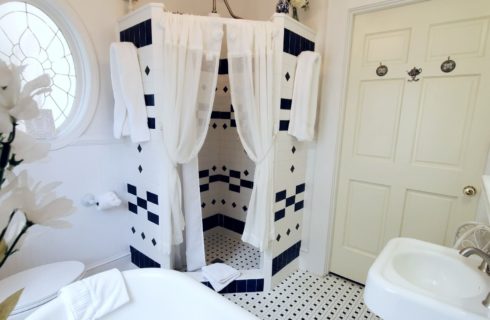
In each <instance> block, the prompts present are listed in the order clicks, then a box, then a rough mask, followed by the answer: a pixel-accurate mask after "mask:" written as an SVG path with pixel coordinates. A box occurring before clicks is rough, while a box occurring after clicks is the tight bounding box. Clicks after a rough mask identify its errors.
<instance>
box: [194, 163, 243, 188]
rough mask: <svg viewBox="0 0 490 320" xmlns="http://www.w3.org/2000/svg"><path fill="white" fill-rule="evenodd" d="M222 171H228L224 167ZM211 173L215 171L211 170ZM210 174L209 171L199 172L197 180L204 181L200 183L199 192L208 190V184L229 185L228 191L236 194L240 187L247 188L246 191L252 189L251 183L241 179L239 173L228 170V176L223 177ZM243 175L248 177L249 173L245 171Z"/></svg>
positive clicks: (223, 175)
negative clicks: (219, 183) (221, 183)
mask: <svg viewBox="0 0 490 320" xmlns="http://www.w3.org/2000/svg"><path fill="white" fill-rule="evenodd" d="M214 168H216V167H214ZM222 169H223V171H227V170H228V168H226V167H223V168H222ZM213 171H215V170H213ZM210 172H211V171H210V170H201V171H200V172H199V178H200V179H204V180H201V181H200V182H201V192H204V191H208V190H209V188H210V186H209V184H211V183H214V182H224V183H228V184H229V186H228V189H229V190H230V191H233V192H238V193H240V192H241V188H242V187H243V188H248V189H253V181H250V180H245V179H241V177H242V173H241V172H240V171H237V170H232V169H230V170H228V175H225V174H213V175H210ZM243 175H244V176H248V175H249V172H248V171H247V170H245V171H244V172H243ZM207 177H209V179H206V178H207ZM233 179H239V180H233Z"/></svg>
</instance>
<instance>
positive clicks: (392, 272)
mask: <svg viewBox="0 0 490 320" xmlns="http://www.w3.org/2000/svg"><path fill="white" fill-rule="evenodd" d="M478 263H479V260H478V259H476V258H473V257H472V258H471V259H468V258H465V257H463V256H461V255H459V253H458V251H457V250H455V249H451V248H447V247H443V246H439V245H436V244H432V243H428V242H424V241H420V240H415V239H408V238H396V239H393V240H391V241H390V242H388V244H387V245H386V246H385V248H384V249H383V251H382V252H381V253H380V255H379V256H378V258H377V259H376V261H375V262H374V264H373V265H372V267H371V269H370V270H369V273H368V278H367V282H366V288H365V291H364V300H365V302H366V305H367V306H368V307H369V308H370V309H371V310H372V311H373V312H374V313H376V314H378V315H379V316H381V317H382V318H383V319H385V320H390V319H397V320H404V319H407V320H408V319H417V320H425V319H427V320H437V319H441V320H442V319H444V320H452V319H454V320H456V319H465V320H467V319H490V310H489V309H487V308H485V307H484V306H483V305H482V304H481V301H482V300H483V299H484V298H485V297H486V295H487V294H488V293H489V292H490V277H489V276H487V275H486V274H484V273H483V272H481V271H480V270H478V269H477V266H478Z"/></svg>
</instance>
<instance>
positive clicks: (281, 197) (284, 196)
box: [276, 190, 286, 202]
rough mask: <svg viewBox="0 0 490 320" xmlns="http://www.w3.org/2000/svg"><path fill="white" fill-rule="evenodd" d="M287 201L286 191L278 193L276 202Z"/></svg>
mask: <svg viewBox="0 0 490 320" xmlns="http://www.w3.org/2000/svg"><path fill="white" fill-rule="evenodd" d="M284 199H286V190H282V191H279V192H277V193H276V202H279V201H282V200H284Z"/></svg>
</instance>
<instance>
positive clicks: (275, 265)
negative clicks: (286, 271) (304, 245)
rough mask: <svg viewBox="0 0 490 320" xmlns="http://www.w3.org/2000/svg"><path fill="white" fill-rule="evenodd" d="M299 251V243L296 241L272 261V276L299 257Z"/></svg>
mask: <svg viewBox="0 0 490 320" xmlns="http://www.w3.org/2000/svg"><path fill="white" fill-rule="evenodd" d="M300 249H301V241H298V242H296V243H295V244H294V245H292V246H291V247H289V248H288V249H286V250H285V251H284V252H283V253H281V254H279V255H278V256H277V257H275V258H274V259H272V275H275V274H276V273H278V272H279V271H281V270H282V269H283V268H284V267H285V266H287V265H288V264H290V263H291V262H292V261H293V260H294V259H296V258H297V257H299V251H300Z"/></svg>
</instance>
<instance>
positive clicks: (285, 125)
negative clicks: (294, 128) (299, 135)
mask: <svg viewBox="0 0 490 320" xmlns="http://www.w3.org/2000/svg"><path fill="white" fill-rule="evenodd" d="M288 129H289V120H280V121H279V131H288Z"/></svg>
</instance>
